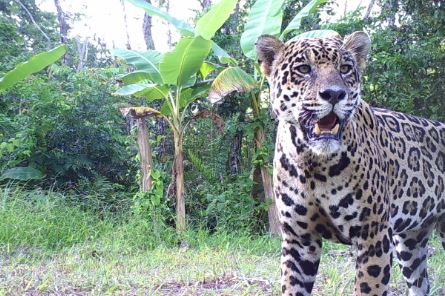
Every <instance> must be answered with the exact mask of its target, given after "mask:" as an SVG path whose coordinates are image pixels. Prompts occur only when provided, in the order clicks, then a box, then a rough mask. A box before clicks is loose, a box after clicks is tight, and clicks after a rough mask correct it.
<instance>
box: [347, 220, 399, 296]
mask: <svg viewBox="0 0 445 296" xmlns="http://www.w3.org/2000/svg"><path fill="white" fill-rule="evenodd" d="M377 227H378V226H377ZM381 227H382V228H383V227H386V225H382V226H381ZM382 228H381V229H380V230H381V232H379V233H377V234H376V235H375V234H374V233H372V231H371V230H370V229H369V228H367V227H366V226H365V227H362V230H361V237H360V238H359V240H358V242H357V248H358V253H357V260H356V277H355V295H357V296H365V295H373V296H374V295H376V296H386V295H387V294H388V284H389V280H390V276H391V261H392V258H391V244H390V237H389V235H388V231H387V229H386V228H383V229H382ZM370 236H371V237H372V238H370Z"/></svg>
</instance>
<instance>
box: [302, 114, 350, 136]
mask: <svg viewBox="0 0 445 296" xmlns="http://www.w3.org/2000/svg"><path fill="white" fill-rule="evenodd" d="M343 125H344V124H343V121H342V120H340V118H339V117H338V116H337V115H336V114H335V113H334V112H330V113H329V114H328V115H326V116H325V117H323V118H321V119H319V120H318V121H315V122H313V124H311V125H310V126H309V129H308V130H307V136H308V138H309V140H312V141H315V140H322V139H334V140H340V137H341V132H342V130H343Z"/></svg>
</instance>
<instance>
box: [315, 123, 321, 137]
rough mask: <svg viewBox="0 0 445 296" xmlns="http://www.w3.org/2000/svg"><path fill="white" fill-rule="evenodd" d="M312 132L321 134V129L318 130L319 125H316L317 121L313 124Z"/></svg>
mask: <svg viewBox="0 0 445 296" xmlns="http://www.w3.org/2000/svg"><path fill="white" fill-rule="evenodd" d="M314 133H315V134H316V135H319V134H321V130H320V127H319V126H318V123H316V124H315V127H314Z"/></svg>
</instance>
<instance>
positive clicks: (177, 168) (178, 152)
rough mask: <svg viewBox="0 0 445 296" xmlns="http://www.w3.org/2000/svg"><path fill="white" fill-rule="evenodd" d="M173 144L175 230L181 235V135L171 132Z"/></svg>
mask: <svg viewBox="0 0 445 296" xmlns="http://www.w3.org/2000/svg"><path fill="white" fill-rule="evenodd" d="M173 137H174V142H175V162H174V166H175V170H174V171H175V176H174V177H175V183H176V230H177V231H178V232H179V233H181V232H184V231H185V229H186V221H185V198H184V155H183V151H182V134H180V133H179V132H177V131H174V132H173Z"/></svg>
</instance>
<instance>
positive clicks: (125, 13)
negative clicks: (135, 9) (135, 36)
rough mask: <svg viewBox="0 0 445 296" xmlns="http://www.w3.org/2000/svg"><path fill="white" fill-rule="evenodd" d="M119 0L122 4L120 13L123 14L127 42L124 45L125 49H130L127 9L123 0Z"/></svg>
mask: <svg viewBox="0 0 445 296" xmlns="http://www.w3.org/2000/svg"><path fill="white" fill-rule="evenodd" d="M120 1H121V6H122V13H123V14H124V25H125V34H126V38H127V44H126V45H125V47H126V48H127V49H131V44H130V34H129V33H128V21H127V11H126V9H125V3H124V0H120Z"/></svg>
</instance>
